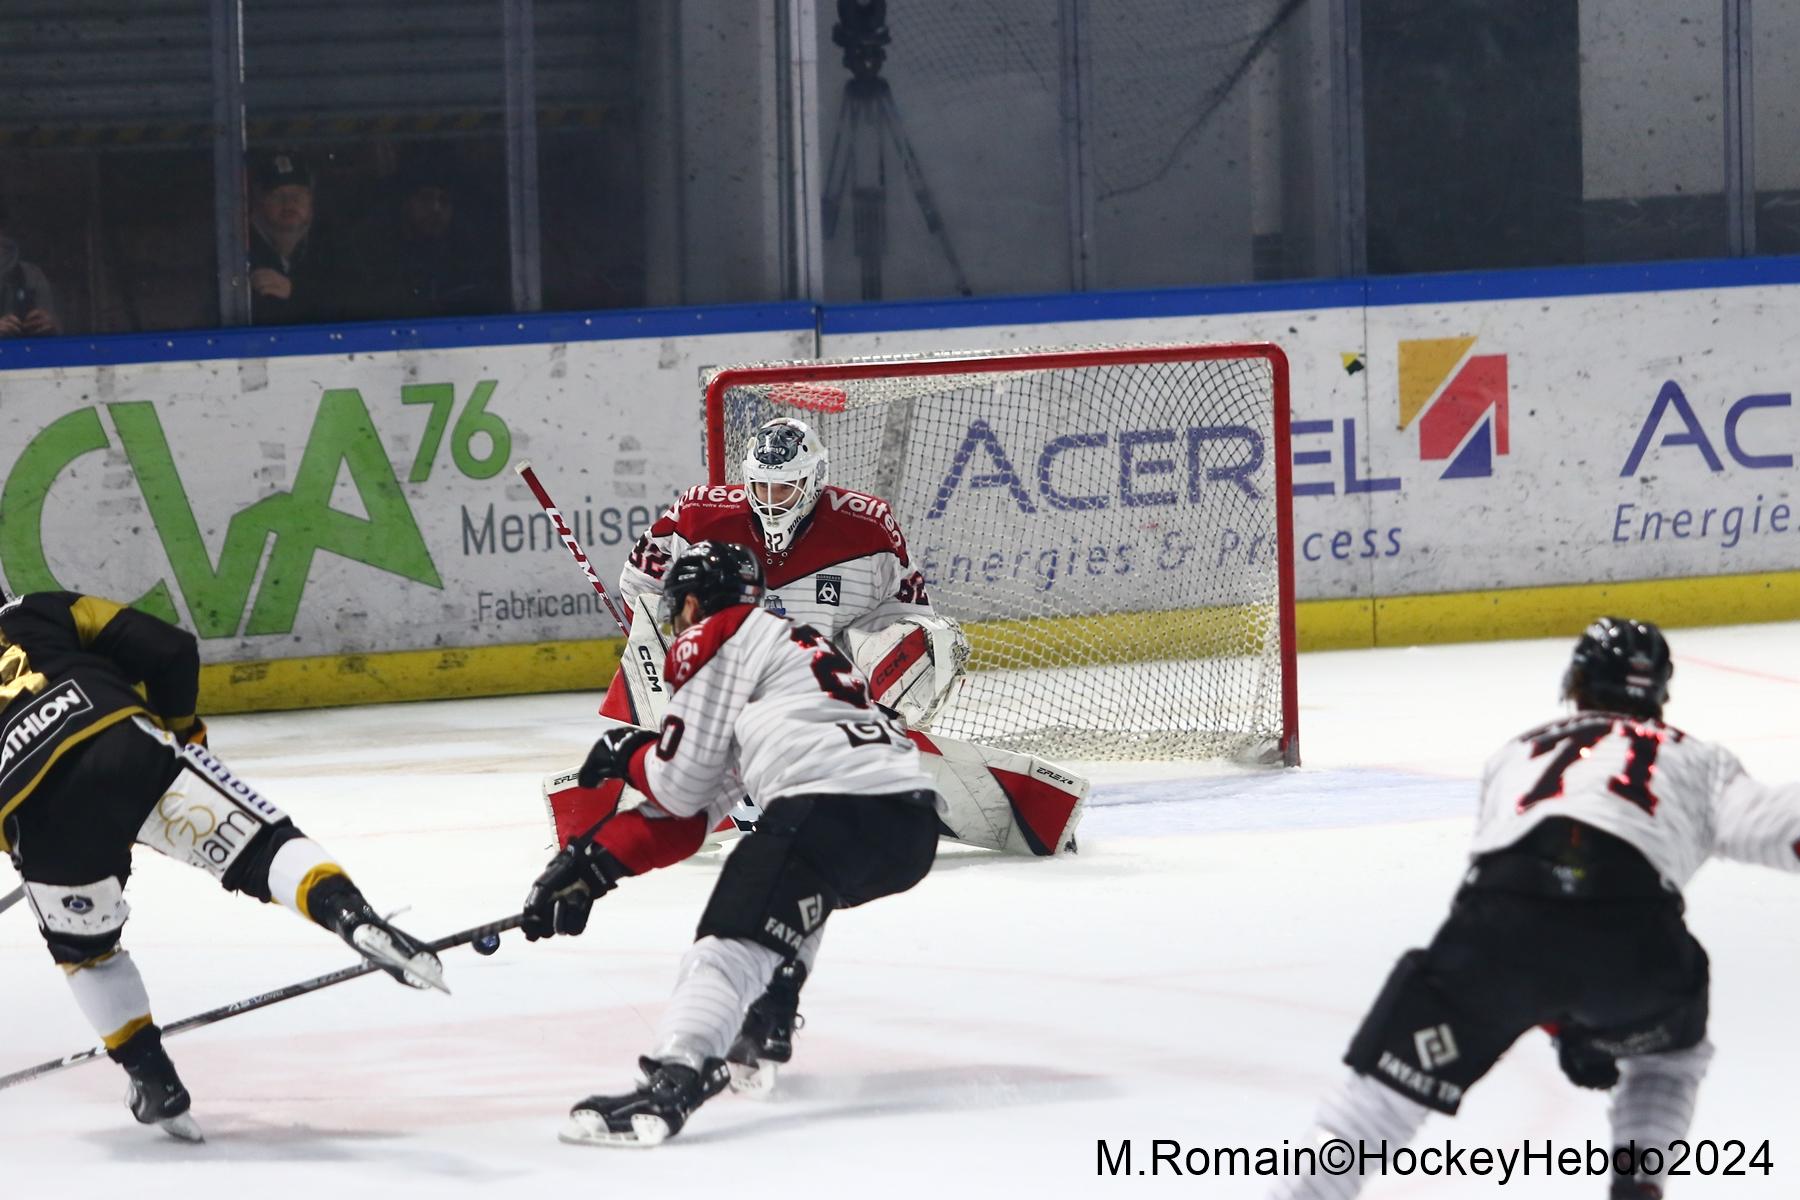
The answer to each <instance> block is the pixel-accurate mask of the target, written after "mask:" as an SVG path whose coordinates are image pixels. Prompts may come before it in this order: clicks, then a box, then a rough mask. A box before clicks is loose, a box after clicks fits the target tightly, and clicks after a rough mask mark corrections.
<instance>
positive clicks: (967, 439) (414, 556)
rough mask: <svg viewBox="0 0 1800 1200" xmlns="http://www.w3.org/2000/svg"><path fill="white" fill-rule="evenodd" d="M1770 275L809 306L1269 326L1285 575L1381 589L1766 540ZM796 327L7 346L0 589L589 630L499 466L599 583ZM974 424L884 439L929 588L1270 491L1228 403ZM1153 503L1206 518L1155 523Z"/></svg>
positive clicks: (1136, 326) (856, 344) (1240, 543)
mask: <svg viewBox="0 0 1800 1200" xmlns="http://www.w3.org/2000/svg"><path fill="white" fill-rule="evenodd" d="M1791 303H1792V299H1791V290H1789V289H1782V288H1778V287H1741V288H1727V289H1719V290H1716V291H1705V292H1702V291H1681V292H1668V293H1638V294H1617V295H1604V296H1584V297H1583V296H1578V297H1564V298H1549V299H1530V300H1507V301H1495V302H1484V303H1466V304H1446V305H1430V306H1426V305H1416V306H1409V305H1396V306H1373V307H1368V308H1361V307H1349V308H1333V309H1320V310H1310V311H1303V312H1271V313H1254V314H1244V315H1212V316H1201V317H1183V318H1160V319H1155V320H1137V321H1104V322H1084V323H1078V324H1062V325H1032V326H1025V327H1010V328H998V327H996V328H986V329H984V328H958V329H952V330H908V331H905V332H900V333H885V334H879V335H877V334H859V335H835V336H834V335H830V334H827V335H826V336H825V337H824V338H823V339H822V345H821V352H822V353H823V354H824V355H825V356H828V357H839V356H849V355H865V354H894V353H909V352H941V351H945V350H950V349H956V348H999V347H1008V346H1012V347H1024V346H1057V345H1095V344H1106V343H1128V342H1173V341H1189V340H1191V341H1249V340H1268V341H1273V342H1275V343H1277V344H1278V345H1280V346H1281V347H1282V348H1283V349H1284V350H1285V351H1286V353H1287V355H1288V358H1289V362H1290V365H1291V369H1292V396H1291V407H1292V446H1291V454H1292V468H1293V480H1294V515H1295V530H1296V535H1295V566H1296V577H1297V584H1298V594H1299V597H1300V599H1301V600H1309V599H1334V598H1345V597H1387V596H1405V595H1416V594H1424V593H1444V592H1467V591H1478V590H1484V589H1493V588H1517V587H1530V586H1540V585H1553V584H1572V583H1594V582H1613V581H1626V580H1643V579H1664V578H1685V577H1697V576H1711V575H1721V574H1739V573H1750V572H1763V571H1780V570H1790V569H1793V568H1795V567H1796V566H1800V512H1797V511H1796V510H1797V509H1800V501H1797V500H1796V498H1795V496H1794V494H1793V489H1792V479H1793V468H1794V458H1795V452H1796V447H1797V446H1800V412H1796V410H1795V406H1794V404H1793V397H1792V391H1793V384H1792V382H1791V380H1792V379H1793V378H1794V377H1795V376H1797V375H1800V355H1796V354H1795V352H1793V351H1792V350H1791V349H1789V346H1790V344H1791V339H1790V338H1789V335H1788V332H1787V329H1786V327H1785V326H1786V320H1785V314H1784V304H1785V305H1786V306H1787V307H1791ZM1697 313H1698V314H1702V315H1701V316H1696V314H1697ZM813 344H814V341H813V331H812V330H811V329H810V328H808V329H803V330H801V329H797V330H794V331H791V332H778V333H767V332H764V333H744V334H716V335H710V336H705V337H691V338H656V339H650V338H645V339H638V340H632V339H624V340H605V341H592V342H570V343H557V344H543V345H520V346H508V347H470V348H461V349H451V350H435V351H407V352H391V353H368V354H355V355H339V356H317V357H295V358H271V359H266V360H265V359H258V360H222V361H212V362H196V363H155V364H144V365H120V366H113V367H102V368H81V369H77V368H68V369H57V370H32V371H9V372H6V373H5V374H4V375H3V376H0V404H3V405H4V406H5V410H6V417H7V422H6V428H7V436H6V437H5V438H4V439H3V440H0V568H3V570H4V576H5V580H6V583H7V585H8V586H9V588H10V589H11V590H14V591H25V590H37V589H45V588H72V589H78V590H84V591H93V592H98V593H101V594H106V595H110V596H113V597H116V598H118V599H121V600H127V601H132V602H135V603H137V604H139V605H140V606H142V607H145V608H147V609H149V610H150V611H152V612H155V613H158V614H159V615H162V616H165V617H168V618H171V619H174V620H178V621H180V622H181V623H182V624H184V625H185V626H187V627H188V628H191V629H193V630H194V631H195V632H196V633H198V634H199V635H200V637H201V639H202V646H203V656H204V657H205V659H206V660H207V661H209V662H238V661H249V660H261V659H275V658H290V657H300V656H307V655H317V654H357V653H363V652H374V651H378V650H407V649H446V648H459V647H477V646H484V645H497V644H517V643H530V642H539V641H557V640H573V639H584V638H592V637H605V636H611V635H613V634H614V632H615V630H614V629H613V627H612V625H611V622H610V618H609V617H607V615H606V614H605V612H604V610H603V609H601V608H600V607H599V606H598V604H597V603H596V601H595V598H594V596H593V593H592V591H591V589H590V588H589V587H588V585H587V583H586V581H585V580H584V579H583V577H582V576H581V575H580V573H579V572H578V571H577V570H576V569H575V568H574V566H573V565H572V564H571V563H570V561H569V560H568V559H567V557H566V553H565V551H564V549H563V547H562V545H561V542H560V541H559V539H558V538H557V537H556V535H555V533H554V531H553V530H552V528H551V526H550V523H549V521H548V520H547V519H546V518H544V516H543V515H542V513H541V512H540V510H539V508H538V506H537V504H536V503H535V502H534V501H533V499H532V497H531V495H530V493H529V491H528V490H527V489H526V488H525V487H524V485H523V484H522V483H521V482H520V481H519V479H518V478H517V476H516V475H515V474H514V473H513V471H512V467H513V464H514V463H516V462H517V461H519V460H521V459H530V460H532V461H533V462H534V463H535V464H536V466H537V468H538V471H539V474H540V475H541V477H542V479H543V481H544V483H545V485H546V486H547V487H548V488H549V489H550V491H551V494H552V496H554V497H555V498H556V500H557V502H558V503H559V505H560V506H561V507H562V509H563V511H564V513H565V514H566V515H567V517H568V518H569V521H570V524H571V526H572V527H573V529H574V532H575V533H576V535H577V536H578V538H579V539H580V540H581V542H582V544H583V545H584V546H585V548H586V549H587V551H588V553H589V554H590V555H591V557H592V558H593V560H594V563H595V565H596V567H597V568H598V570H599V571H600V573H601V576H602V578H604V579H606V580H608V581H609V583H610V581H612V580H615V579H616V578H617V575H618V570H619V567H620V565H621V563H622V560H623V557H624V554H625V552H626V550H627V549H628V548H629V545H630V543H631V542H632V541H633V540H634V539H635V538H636V536H637V535H638V534H639V533H640V532H642V531H643V530H644V529H645V528H646V527H647V526H648V525H649V523H650V521H651V520H652V519H654V517H655V515H656V514H657V513H658V512H659V511H660V510H661V509H662V508H663V507H664V506H665V505H666V504H667V503H668V502H669V501H670V500H671V499H673V498H674V497H675V496H676V495H677V494H678V493H679V492H680V491H681V490H682V489H683V488H685V487H687V486H689V485H691V484H693V483H696V482H699V481H701V480H703V479H704V478H705V472H704V467H703V459H702V438H701V417H700V413H701V409H700V373H701V371H702V369H703V368H705V367H708V366H716V365H722V364H728V363H739V362H758V361H770V360H776V359H788V358H800V357H806V356H808V355H809V354H810V352H811V350H812V347H813ZM979 416H980V415H979V414H976V415H974V416H971V417H970V418H969V420H968V421H967V422H965V424H966V425H967V427H966V428H960V429H957V430H950V431H948V432H947V433H945V434H944V437H945V438H946V439H947V440H946V441H945V443H944V445H943V446H941V447H938V448H937V450H935V451H933V453H936V454H937V456H938V458H941V459H942V460H943V461H942V462H936V460H933V462H932V463H926V462H924V461H923V459H921V461H920V462H919V463H917V464H915V467H916V468H917V470H916V472H915V473H916V476H917V479H918V480H919V481H920V488H921V489H922V490H921V491H920V494H919V495H918V497H916V503H914V504H913V507H916V508H919V509H920V510H921V512H922V513H923V515H915V516H911V517H909V518H907V528H906V534H907V536H908V538H909V539H910V541H911V542H912V543H913V547H914V550H915V557H916V558H917V559H918V562H919V565H920V566H921V569H922V570H924V571H925V572H926V575H927V578H926V584H927V586H940V585H942V584H944V583H945V582H947V581H948V576H949V575H950V573H952V572H960V573H961V574H962V575H964V576H967V577H968V578H967V581H968V582H971V583H972V582H974V581H975V580H976V578H977V577H978V576H981V575H982V574H983V572H986V573H987V574H994V573H996V572H998V573H999V574H1000V575H1011V576H1014V577H1016V578H1013V579H1011V580H1010V583H1009V587H1014V588H1022V589H1024V590H1027V591H1029V590H1030V589H1031V588H1033V587H1040V588H1043V589H1045V590H1046V591H1048V590H1051V589H1055V588H1057V587H1058V586H1059V582H1060V586H1063V587H1068V586H1071V585H1072V584H1082V585H1083V586H1088V587H1093V586H1097V584H1095V583H1094V582H1093V581H1099V580H1104V581H1107V582H1106V588H1108V589H1111V590H1119V589H1124V592H1130V591H1131V590H1132V589H1133V588H1135V587H1136V586H1137V585H1136V583H1135V582H1134V581H1133V579H1132V578H1131V577H1132V576H1133V574H1134V572H1135V570H1136V568H1137V567H1139V566H1143V567H1148V566H1151V565H1154V563H1155V561H1156V555H1157V554H1159V553H1162V554H1165V555H1168V554H1173V555H1176V556H1177V558H1178V559H1179V562H1178V564H1177V566H1178V567H1179V568H1180V571H1181V573H1184V574H1185V573H1189V572H1191V571H1194V570H1200V571H1205V572H1210V573H1215V574H1217V575H1221V576H1230V575H1232V574H1233V573H1234V572H1238V571H1242V570H1244V569H1245V568H1246V567H1249V566H1253V565H1256V563H1257V562H1258V559H1259V557H1260V556H1266V555H1268V554H1269V553H1272V547H1271V545H1270V540H1271V539H1270V535H1269V533H1268V531H1267V530H1266V528H1264V527H1261V526H1256V527H1252V525H1251V524H1250V523H1249V522H1247V521H1246V522H1243V523H1241V524H1242V525H1243V527H1242V528H1241V529H1240V528H1238V526H1237V525H1234V524H1231V523H1229V522H1227V523H1226V524H1224V525H1220V524H1219V523H1218V522H1217V521H1216V520H1212V519H1211V518H1205V519H1203V518H1202V516H1201V511H1202V510H1204V509H1208V508H1209V507H1212V508H1216V501H1217V499H1218V497H1219V496H1220V495H1230V494H1234V493H1237V492H1246V489H1248V490H1249V491H1255V492H1266V491H1267V490H1268V489H1269V488H1271V487H1272V486H1273V485H1272V478H1273V470H1272V461H1271V457H1270V455H1268V454H1267V453H1266V451H1267V449H1268V447H1267V446H1265V445H1263V444H1262V442H1261V435H1260V434H1257V435H1254V436H1253V435H1252V434H1251V432H1250V431H1249V422H1247V421H1240V420H1237V419H1234V418H1230V417H1226V418H1222V419H1221V418H1217V417H1209V418H1206V419H1205V420H1198V421H1196V420H1187V419H1186V418H1185V417H1181V416H1180V414H1174V415H1170V414H1155V415H1151V416H1147V415H1146V414H1145V412H1144V411H1142V410H1141V406H1137V407H1134V405H1133V404H1131V403H1126V404H1124V405H1112V406H1108V405H1106V404H1104V403H1094V404H1092V405H1086V404H1081V403H1077V404H1075V405H1073V406H1071V407H1067V408H1065V409H1063V410H1061V411H1059V412H1058V413H1057V414H1056V416H1055V419H1054V420H1053V421H1049V422H1048V423H1046V421H1044V420H1039V419H1032V420H1028V421H1015V422H1014V424H1012V425H1011V426H1007V425H1004V424H1002V423H999V422H998V421H987V420H984V421H983V422H982V423H981V424H980V425H979V426H978V425H977V424H976V423H975V422H976V421H977V420H978V419H979ZM1253 442H1254V443H1255V444H1252V443H1253ZM1094 464H1099V469H1098V471H1097V473H1096V472H1095V471H1092V470H1089V469H1088V468H1089V467H1092V466H1093V465H1094ZM928 467H929V469H927V468H928ZM928 476H929V478H928ZM1094 478H1097V479H1099V480H1100V481H1101V482H1100V483H1098V484H1093V483H1091V479H1094ZM895 499H896V507H897V508H900V507H901V504H900V503H899V501H900V497H899V496H896V497H895ZM977 507H978V508H981V509H982V510H984V511H986V512H987V513H988V514H989V518H990V519H989V520H988V522H987V525H986V526H985V527H991V528H998V529H1011V530H1014V531H1015V532H1013V533H1009V534H1008V535H1007V537H1006V539H1005V540H1004V544H1002V543H1000V542H996V543H995V545H994V546H993V547H992V548H991V552H990V553H988V554H986V555H985V556H983V557H982V558H981V559H980V560H979V561H977V560H976V558H974V557H973V556H970V557H969V561H968V562H966V563H965V562H962V561H960V560H958V559H956V558H954V557H953V556H951V555H949V554H936V555H934V554H933V553H932V547H933V546H934V545H938V544H939V543H940V542H944V539H941V538H937V537H935V536H934V534H935V532H936V529H937V526H938V525H944V526H945V527H948V525H949V524H950V523H952V522H954V521H955V520H957V519H959V518H960V516H961V514H963V513H965V512H972V511H973V510H974V509H975V508H977ZM933 510H935V516H934V515H933ZM1008 521H1010V522H1012V523H1013V524H1011V525H1007V524H1006V522H1008ZM996 522H999V523H998V524H996ZM1188 529H1203V530H1205V531H1206V533H1205V536H1204V538H1202V539H1199V540H1195V539H1191V538H1190V539H1187V540H1186V541H1183V540H1182V538H1181V537H1175V538H1174V539H1173V540H1172V541H1171V540H1170V538H1169V536H1168V535H1169V533H1170V531H1171V530H1173V531H1182V530H1188ZM1040 533H1041V534H1043V537H1042V538H1038V534H1040ZM1034 539H1035V540H1034ZM1040 542H1041V544H1039V543H1040ZM1190 542H1191V543H1192V544H1189V543H1190ZM944 544H948V543H947V542H944ZM1126 545H1128V546H1129V547H1131V549H1130V550H1129V551H1128V552H1127V553H1126V554H1124V555H1120V553H1119V552H1118V551H1117V549H1116V547H1118V546H1126ZM996 555H998V556H1000V557H1001V558H1004V559H1005V560H1006V561H1005V562H1004V563H998V561H997V560H996V559H995V556H996ZM1047 555H1048V556H1050V557H1046V556H1047ZM1146 556H1147V557H1146ZM1015 558H1016V559H1017V561H1016V562H1015V561H1013V560H1014V559H1015ZM1139 560H1142V561H1139ZM1142 574H1144V575H1145V577H1148V576H1149V575H1151V574H1154V572H1145V573H1142ZM998 578H999V575H996V580H997V579H998ZM977 590H979V589H977ZM1226 590H1227V591H1229V590H1230V589H1229V588H1228V589H1226ZM1122 595H1123V593H1122Z"/></svg>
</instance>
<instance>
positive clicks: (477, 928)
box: [0, 914, 524, 1090]
mask: <svg viewBox="0 0 1800 1200" xmlns="http://www.w3.org/2000/svg"><path fill="white" fill-rule="evenodd" d="M523 919H524V918H523V917H522V916H519V915H517V914H515V915H513V916H510V917H507V918H505V919H503V920H499V921H490V922H489V923H488V924H486V925H474V926H471V927H470V928H468V929H464V930H462V931H461V932H459V933H453V934H451V935H449V936H448V937H443V938H439V939H438V940H437V941H435V942H432V943H430V944H429V945H427V946H426V947H425V948H426V949H427V950H430V951H431V952H432V953H433V954H437V953H441V952H442V951H445V950H453V949H455V948H456V947H457V946H466V945H468V944H469V943H471V942H480V941H486V940H490V939H491V940H494V941H496V942H497V941H498V939H499V937H500V935H501V934H502V933H504V932H505V931H507V930H508V929H517V928H518V926H519V922H520V921H522V920H523ZM379 970H381V967H379V966H377V965H376V964H375V963H372V962H363V963H359V964H358V965H356V966H354V967H344V968H343V969H342V970H338V971H331V972H329V973H327V974H324V975H319V976H316V977H314V978H312V979H307V980H303V981H301V982H300V983H290V984H288V985H287V986H285V987H278V988H276V989H274V990H273V991H268V992H264V993H262V995H260V996H252V997H250V998H249V999H248V1000H237V1001H234V1002H232V1003H230V1004H227V1005H224V1006H222V1007H219V1008H214V1009H209V1010H208V1011H206V1012H203V1013H198V1014H196V1015H194V1016H191V1017H183V1018H182V1019H181V1020H179V1021H175V1022H172V1023H170V1024H168V1025H164V1026H163V1030H162V1035H163V1036H164V1037H165V1038H169V1037H174V1036H175V1035H176V1034H178V1033H186V1032H188V1031H189V1030H190V1029H199V1028H201V1027H202V1026H206V1025H216V1024H217V1023H219V1022H220V1021H224V1020H229V1019H230V1018H232V1017H240V1016H243V1015H244V1014H245V1013H247V1012H255V1011H256V1010H257V1009H259V1008H267V1007H269V1005H271V1004H280V1003H281V1002H282V1001H283V1000H292V999H294V998H295V997H297V996H304V995H307V994H308V993H310V992H316V991H319V990H320V989H322V988H328V987H333V986H335V985H337V984H340V983H343V982H345V981H346V980H350V979H355V978H357V977H358V976H360V975H367V974H368V973H369V972H371V971H379ZM105 1054H106V1047H105V1046H95V1047H93V1048H92V1049H90V1050H81V1051H78V1052H76V1053H74V1054H68V1055H64V1056H63V1057H62V1058H57V1059H52V1060H51V1061H49V1062H46V1063H39V1064H38V1065H37V1066H35V1067H27V1068H25V1069H24V1070H23V1071H14V1072H13V1073H12V1074H11V1075H0V1090H4V1089H6V1088H9V1087H12V1086H13V1085H14V1084H17V1083H24V1082H26V1081H27V1080H30V1079H36V1078H38V1077H39V1076H43V1075H50V1074H53V1073H55V1072H57V1071H61V1070H63V1069H64V1068H67V1067H75V1066H80V1065H81V1064H82V1063H84V1062H91V1061H92V1060H94V1059H96V1058H102V1057H104V1056H105Z"/></svg>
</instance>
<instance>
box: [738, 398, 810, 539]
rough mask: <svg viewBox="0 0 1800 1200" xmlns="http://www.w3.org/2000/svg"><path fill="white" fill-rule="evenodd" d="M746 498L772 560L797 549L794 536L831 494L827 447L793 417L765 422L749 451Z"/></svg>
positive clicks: (748, 447)
mask: <svg viewBox="0 0 1800 1200" xmlns="http://www.w3.org/2000/svg"><path fill="white" fill-rule="evenodd" d="M743 468H744V493H745V495H746V496H748V497H749V500H750V511H751V512H753V513H755V514H756V519H757V522H758V523H759V524H760V525H761V526H762V531H763V542H764V544H765V545H767V546H768V549H769V553H771V554H786V553H787V552H788V551H789V550H790V549H792V543H793V540H794V531H795V529H796V528H797V527H798V526H799V524H800V522H802V521H804V520H805V519H806V515H807V514H808V513H810V512H812V510H813V505H815V504H817V503H818V501H819V494H820V493H821V492H823V491H824V490H825V470H826V454H825V444H824V443H823V442H821V441H819V439H818V435H816V434H814V433H813V431H812V426H810V425H808V424H807V423H806V422H805V421H799V420H795V419H794V418H793V417H776V418H775V419H774V420H772V421H765V422H764V423H763V424H762V425H761V426H760V427H758V429H757V431H756V432H755V433H753V434H751V435H750V444H749V445H748V446H746V447H745V448H744V462H743Z"/></svg>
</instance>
